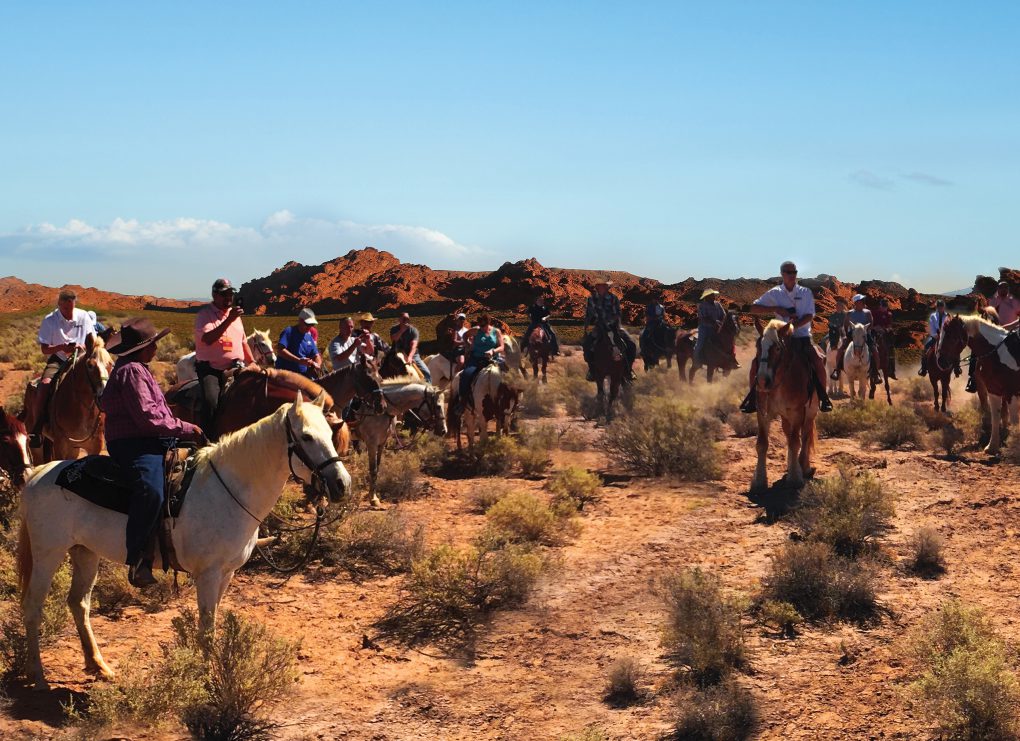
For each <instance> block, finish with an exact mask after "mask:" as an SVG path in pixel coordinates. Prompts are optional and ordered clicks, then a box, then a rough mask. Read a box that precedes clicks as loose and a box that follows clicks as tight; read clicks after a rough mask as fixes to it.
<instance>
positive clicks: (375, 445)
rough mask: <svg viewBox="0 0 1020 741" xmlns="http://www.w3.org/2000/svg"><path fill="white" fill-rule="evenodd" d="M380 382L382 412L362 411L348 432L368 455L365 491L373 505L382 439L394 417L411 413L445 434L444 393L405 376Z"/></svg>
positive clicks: (393, 426)
mask: <svg viewBox="0 0 1020 741" xmlns="http://www.w3.org/2000/svg"><path fill="white" fill-rule="evenodd" d="M381 385H382V393H383V398H384V399H385V402H386V411H385V412H384V413H382V414H365V415H364V416H362V417H361V418H360V419H359V420H358V422H357V425H356V426H352V427H351V432H352V434H353V435H354V436H355V437H357V438H358V440H360V441H361V442H363V443H365V452H366V454H367V455H368V494H369V497H370V500H371V505H372V506H373V507H379V506H381V505H382V502H381V501H380V500H379V495H378V494H376V491H375V484H376V478H377V477H378V475H379V466H380V465H381V464H382V454H383V450H384V449H385V448H386V440H387V439H389V436H390V435H391V434H392V433H393V432H394V431H395V429H396V420H398V419H403V418H404V416H405V415H406V414H408V413H413V414H414V415H415V416H417V417H418V419H419V421H421V423H422V424H425V425H431V427H432V431H433V432H434V433H435V434H436V435H438V436H440V437H445V436H446V394H444V393H443V391H442V390H440V389H438V388H436V387H435V386H430V385H429V384H427V383H419V382H417V381H411V380H410V379H407V378H391V379H388V380H386V381H383V382H382V384H381Z"/></svg>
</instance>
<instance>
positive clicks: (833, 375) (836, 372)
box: [829, 368, 839, 381]
mask: <svg viewBox="0 0 1020 741" xmlns="http://www.w3.org/2000/svg"><path fill="white" fill-rule="evenodd" d="M829 378H831V379H832V380H833V381H838V380H839V368H837V369H836V370H834V371H833V372H832V373H830V374H829Z"/></svg>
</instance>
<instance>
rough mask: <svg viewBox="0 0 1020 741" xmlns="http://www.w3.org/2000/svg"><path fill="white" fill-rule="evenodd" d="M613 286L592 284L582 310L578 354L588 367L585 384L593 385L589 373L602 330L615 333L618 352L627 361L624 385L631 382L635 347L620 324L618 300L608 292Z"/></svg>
mask: <svg viewBox="0 0 1020 741" xmlns="http://www.w3.org/2000/svg"><path fill="white" fill-rule="evenodd" d="M612 285H613V281H611V280H608V279H606V280H600V281H598V282H597V283H596V284H595V288H594V290H593V291H592V292H591V295H589V296H588V303H587V304H586V305H585V307H584V339H583V340H582V341H581V350H582V351H583V354H584V362H585V363H587V364H588V380H589V381H594V380H595V374H594V372H593V371H592V367H591V366H592V362H593V361H594V358H593V357H592V353H593V352H594V350H595V340H596V334H597V332H598V331H599V330H600V329H601V330H602V331H606V332H614V333H615V334H616V338H617V342H618V343H619V346H620V350H621V351H622V352H623V355H624V357H625V358H626V361H627V362H626V372H625V373H624V374H623V378H624V381H625V382H628V383H629V382H630V381H633V380H634V378H635V376H634V367H633V366H634V360H635V359H636V358H637V345H635V344H634V340H633V339H631V336H630V335H629V334H627V330H625V329H624V328H623V326H622V324H621V321H620V299H618V298H617V297H616V296H615V295H614V294H613V293H611V292H610V290H609V288H610V286H612ZM590 325H594V331H592V332H589V331H588V327H589V326H590Z"/></svg>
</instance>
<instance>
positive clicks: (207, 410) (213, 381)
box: [195, 362, 224, 440]
mask: <svg viewBox="0 0 1020 741" xmlns="http://www.w3.org/2000/svg"><path fill="white" fill-rule="evenodd" d="M195 371H196V372H197V373H198V384H199V386H200V387H201V389H202V432H204V433H205V435H206V437H208V438H209V439H210V440H216V438H217V437H218V435H216V429H215V421H216V407H217V406H219V403H220V390H221V389H222V388H223V373H224V371H221V370H216V369H215V368H213V367H212V366H211V365H210V364H209V363H206V362H199V363H195Z"/></svg>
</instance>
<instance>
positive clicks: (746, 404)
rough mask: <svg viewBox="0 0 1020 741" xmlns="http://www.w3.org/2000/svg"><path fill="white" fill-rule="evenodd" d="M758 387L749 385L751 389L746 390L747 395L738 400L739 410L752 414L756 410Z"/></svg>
mask: <svg viewBox="0 0 1020 741" xmlns="http://www.w3.org/2000/svg"><path fill="white" fill-rule="evenodd" d="M757 391H758V389H757V387H753V386H752V387H751V390H750V391H748V392H747V396H745V397H744V400H743V401H742V402H740V411H742V412H743V413H744V414H754V413H755V412H757V411H758V393H757Z"/></svg>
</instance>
